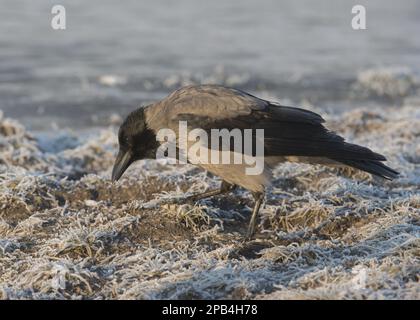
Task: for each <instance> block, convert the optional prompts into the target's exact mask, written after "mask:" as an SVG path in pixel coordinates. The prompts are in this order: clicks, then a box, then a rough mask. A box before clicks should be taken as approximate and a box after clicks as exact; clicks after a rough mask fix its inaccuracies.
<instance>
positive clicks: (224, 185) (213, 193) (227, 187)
mask: <svg viewBox="0 0 420 320" xmlns="http://www.w3.org/2000/svg"><path fill="white" fill-rule="evenodd" d="M235 188H236V185H234V184H231V183H228V182H226V181H225V180H223V181H222V184H221V185H220V188H219V189H216V190H210V191H207V192H204V193H200V194H195V195H192V196H189V197H187V198H186V200H187V201H192V202H195V201H198V200H201V199H205V198H208V197H213V196H217V195H219V194H223V193H227V192H231V191H233V190H234V189H235Z"/></svg>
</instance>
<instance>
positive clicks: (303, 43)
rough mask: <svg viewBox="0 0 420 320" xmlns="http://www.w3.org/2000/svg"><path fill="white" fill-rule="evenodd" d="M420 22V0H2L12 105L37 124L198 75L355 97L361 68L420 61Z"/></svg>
mask: <svg viewBox="0 0 420 320" xmlns="http://www.w3.org/2000/svg"><path fill="white" fill-rule="evenodd" d="M58 3H59V4H62V5H64V6H65V7H66V10H67V29H66V30H64V31H54V30H53V29H52V28H51V27H50V21H51V16H52V15H51V13H50V11H51V7H52V5H54V4H58ZM355 4H363V5H365V6H366V9H367V28H368V29H367V30H363V31H354V30H353V29H352V28H351V18H352V15H351V8H352V6H353V5H355ZM419 21H420V3H419V2H418V1H415V0H413V1H410V0H408V1H403V2H402V1H400V2H395V1H383V0H376V1H372V0H369V1H333V0H331V1H310V0H307V1H293V0H288V1H275V0H262V1H252V0H241V1H222V0H218V1H215V0H213V1H198V0H178V1H171V0H165V1H153V2H152V1H134V0H133V1H124V2H122V1H120V2H117V1H110V0H106V1H105V0H90V1H82V0H61V1H47V0H42V1H33V0H0V30H1V32H0V108H1V109H2V110H3V111H4V112H5V114H6V115H7V116H12V117H16V118H19V119H20V120H21V121H23V122H24V123H25V125H27V126H29V127H31V128H35V129H39V128H45V129H48V128H50V127H51V123H53V122H54V123H57V125H58V126H60V127H66V126H67V127H84V126H87V125H91V124H98V125H101V124H104V123H106V121H107V120H106V119H107V117H108V116H109V115H110V114H112V113H118V114H124V113H126V112H127V111H128V110H131V109H133V108H135V107H136V106H138V105H140V104H143V103H147V102H150V101H153V100H155V99H159V98H162V97H163V96H165V95H166V94H167V93H168V92H170V91H171V90H172V89H174V88H176V87H177V86H179V85H181V84H186V83H189V82H207V83H208V82H215V83H223V84H227V85H231V86H235V87H239V88H242V89H245V90H249V91H252V92H254V93H257V94H263V93H264V94H267V95H273V96H276V97H280V98H282V99H286V100H291V101H292V102H301V101H302V100H304V99H306V100H309V101H311V102H313V103H316V104H319V105H331V104H337V101H340V103H341V104H342V105H345V104H349V103H348V101H349V96H348V94H347V93H348V91H349V86H350V85H351V83H352V82H353V81H354V80H355V77H356V75H357V72H358V71H361V70H364V69H366V68H371V67H375V66H388V65H399V66H400V65H402V66H408V67H409V68H411V69H413V70H418V66H420V54H419V53H420V37H419V36H418V34H419V31H420V22H419ZM107 75H112V77H107ZM350 104H351V103H350Z"/></svg>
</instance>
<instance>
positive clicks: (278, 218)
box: [0, 106, 420, 299]
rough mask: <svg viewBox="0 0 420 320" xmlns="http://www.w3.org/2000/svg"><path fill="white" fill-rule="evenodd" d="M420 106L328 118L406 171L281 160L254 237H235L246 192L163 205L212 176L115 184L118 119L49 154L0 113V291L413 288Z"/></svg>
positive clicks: (156, 293)
mask: <svg viewBox="0 0 420 320" xmlns="http://www.w3.org/2000/svg"><path fill="white" fill-rule="evenodd" d="M419 111H420V109H419V107H418V106H411V107H410V106H406V107H402V108H398V109H395V110H388V111H387V112H386V113H383V112H381V111H380V110H379V111H378V110H376V111H375V110H370V111H366V110H363V109H359V110H355V111H352V112H349V113H346V114H344V115H342V116H337V117H330V118H329V119H328V120H329V126H330V127H332V128H334V129H335V130H337V131H339V132H340V133H342V134H344V135H345V136H346V137H347V138H349V139H351V140H352V141H354V142H358V143H362V144H365V145H368V146H370V147H372V148H374V149H375V150H377V151H379V152H381V153H384V154H385V155H386V156H387V157H388V159H389V164H390V165H391V166H392V167H394V168H396V169H397V170H399V171H400V172H401V173H402V176H401V178H399V179H397V180H395V181H392V182H386V181H383V180H379V179H376V178H372V177H371V176H369V175H367V174H364V173H361V172H357V171H353V170H339V169H331V168H325V167H321V166H316V167H313V166H309V165H297V164H283V165H281V166H279V167H278V168H277V169H276V170H275V176H276V181H275V182H274V184H273V187H272V188H271V189H270V191H269V193H268V195H267V201H266V205H265V206H264V207H263V209H262V212H261V219H260V222H259V228H258V230H259V233H258V235H257V240H254V241H251V242H243V236H244V233H245V231H246V227H247V223H248V218H249V215H250V207H251V206H252V199H251V197H250V195H249V194H248V193H246V192H245V191H243V190H239V191H236V192H235V193H234V194H231V195H228V196H224V197H218V198H214V199H208V200H202V201H200V202H198V203H197V204H196V205H191V204H186V203H185V204H184V203H183V202H182V200H180V201H178V204H174V203H168V200H169V199H172V198H174V197H177V198H182V197H183V195H184V194H192V193H195V192H199V191H203V190H205V189H207V188H213V187H217V185H218V180H217V179H216V178H212V177H209V176H207V175H206V173H204V172H201V171H200V170H198V169H196V168H194V167H191V166H178V167H174V166H170V165H166V164H164V163H161V162H156V161H147V162H141V163H138V164H137V165H135V166H134V167H133V168H132V169H130V171H129V173H128V174H126V175H125V178H124V179H122V181H121V182H119V183H115V184H113V183H111V182H110V180H109V176H110V169H111V166H112V163H113V159H114V153H115V150H116V140H115V135H114V130H112V129H108V130H104V131H103V132H102V133H101V134H100V135H98V136H97V137H95V138H92V139H89V140H88V141H85V142H80V143H79V145H77V146H76V147H75V148H72V147H71V146H69V148H65V147H62V148H61V149H62V151H56V152H46V151H43V150H41V149H40V147H39V146H38V143H37V139H35V138H34V137H32V136H31V135H30V134H29V133H27V132H26V131H25V128H23V127H22V126H21V125H20V124H19V123H17V122H15V121H12V120H10V119H1V120H0V297H1V298H3V299H157V298H163V299H180V298H186V299H206V298H209V299H220V298H228V299H230V298H235V299H397V298H398V299H409V298H414V299H419V298H420V285H419V274H420V272H419V270H420V263H419V261H420V260H419V258H420V257H419V255H420V240H419V235H420V214H419V213H420V191H419V187H420V112H419ZM61 139H62V138H61ZM61 144H64V145H65V139H64V141H61Z"/></svg>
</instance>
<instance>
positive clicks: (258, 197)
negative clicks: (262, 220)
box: [246, 192, 264, 240]
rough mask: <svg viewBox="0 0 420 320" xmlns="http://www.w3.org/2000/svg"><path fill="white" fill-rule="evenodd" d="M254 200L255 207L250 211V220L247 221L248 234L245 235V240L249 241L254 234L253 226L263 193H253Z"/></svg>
mask: <svg viewBox="0 0 420 320" xmlns="http://www.w3.org/2000/svg"><path fill="white" fill-rule="evenodd" d="M253 196H254V199H255V205H254V210H253V211H252V216H251V220H250V221H249V226H248V234H247V237H246V238H247V240H251V239H252V236H253V235H254V233H255V226H256V224H257V218H258V212H259V211H260V207H261V204H262V203H263V201H264V193H263V192H255V193H253Z"/></svg>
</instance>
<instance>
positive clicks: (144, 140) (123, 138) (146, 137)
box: [112, 108, 158, 181]
mask: <svg viewBox="0 0 420 320" xmlns="http://www.w3.org/2000/svg"><path fill="white" fill-rule="evenodd" d="M118 143H119V145H120V150H119V152H118V155H117V158H116V160H115V164H114V168H113V170H112V180H113V181H116V180H118V179H119V178H120V177H121V176H122V174H123V173H124V172H125V170H127V168H128V167H129V166H130V164H132V163H133V162H134V161H136V160H141V159H145V158H154V157H155V156H156V149H157V147H158V143H157V141H156V135H155V134H154V132H153V131H152V130H151V129H149V128H148V127H147V124H146V119H145V115H144V108H140V109H137V110H135V111H133V112H132V113H130V114H129V115H128V116H127V118H126V119H125V120H124V122H123V124H122V125H121V127H120V129H119V131H118Z"/></svg>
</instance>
